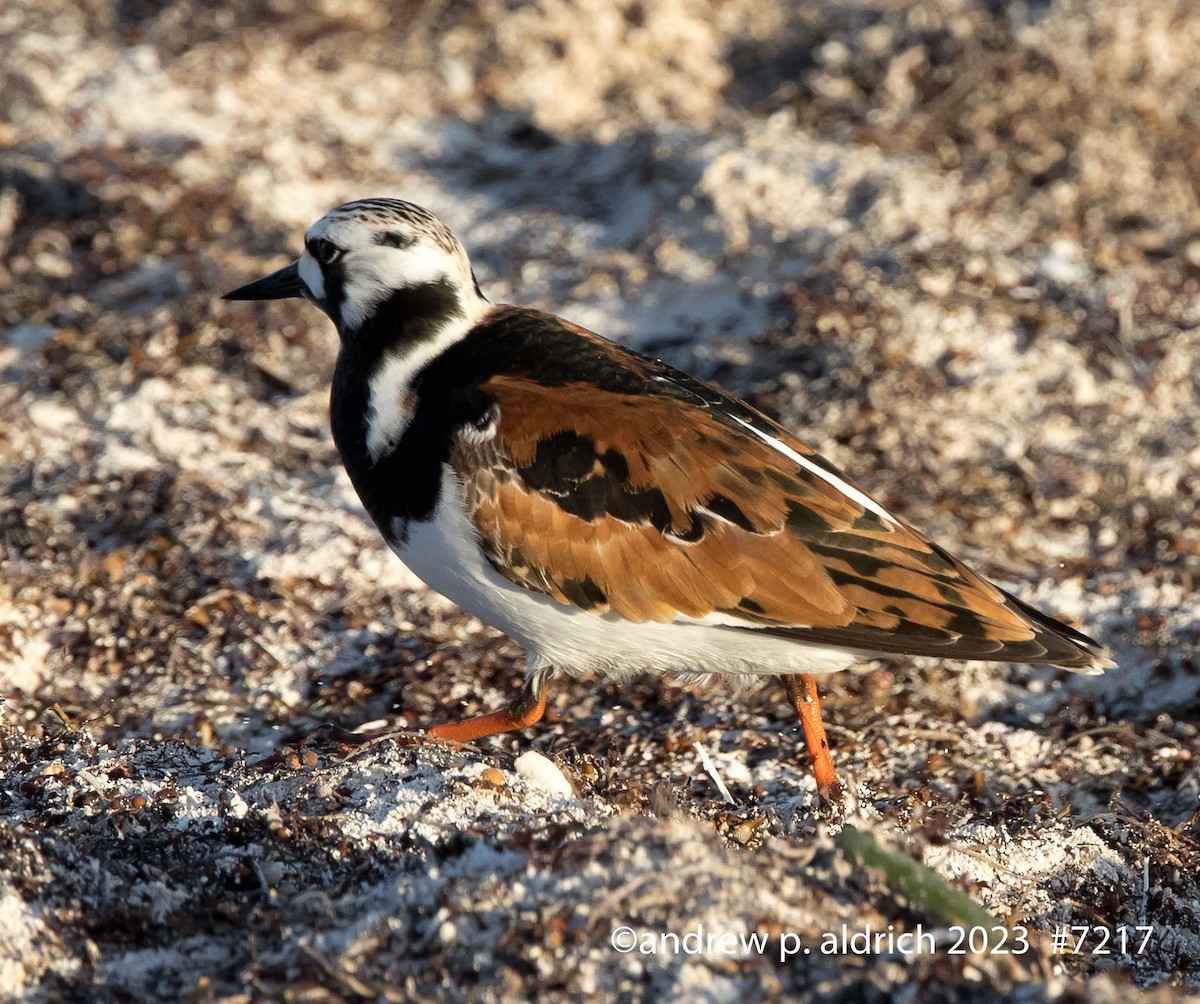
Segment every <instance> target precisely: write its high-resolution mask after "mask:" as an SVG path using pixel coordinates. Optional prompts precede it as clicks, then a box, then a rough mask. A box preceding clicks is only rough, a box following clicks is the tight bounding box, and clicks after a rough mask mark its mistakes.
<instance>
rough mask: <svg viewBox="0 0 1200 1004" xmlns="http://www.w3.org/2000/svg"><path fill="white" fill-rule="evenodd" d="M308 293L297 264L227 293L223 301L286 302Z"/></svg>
mask: <svg viewBox="0 0 1200 1004" xmlns="http://www.w3.org/2000/svg"><path fill="white" fill-rule="evenodd" d="M306 292H308V287H307V286H305V285H304V280H303V279H301V278H300V272H299V270H298V269H297V268H296V263H295V262H292V263H291V264H290V265H288V266H286V267H284V268H281V269H280V270H279V271H278V272H272V273H271V274H270V275H267V276H263V278H261V279H255V280H254V282H248V283H246V285H244V286H239V287H238V288H237V289H235V290H233V292H231V293H226V294H225V295H224V296H222V297H221V299H222V300H286V299H288V298H290V297H294V296H303V295H304V294H305V293H306Z"/></svg>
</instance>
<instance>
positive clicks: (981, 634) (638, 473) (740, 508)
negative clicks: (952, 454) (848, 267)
mask: <svg viewBox="0 0 1200 1004" xmlns="http://www.w3.org/2000/svg"><path fill="white" fill-rule="evenodd" d="M285 297H303V298H304V299H306V300H310V301H312V302H313V303H315V304H316V305H317V306H318V307H320V308H321V309H322V310H323V311H324V312H325V313H326V314H327V315H328V316H329V318H330V319H331V320H332V321H333V323H334V324H335V325H336V326H337V331H338V335H339V337H340V339H341V349H340V352H339V354H338V359H337V366H336V369H335V372H334V376H333V389H332V394H331V398H330V414H331V420H332V425H333V437H334V441H335V442H336V444H337V448H338V450H339V451H340V453H341V456H342V461H343V462H344V463H345V465H346V470H347V472H348V473H349V475H350V480H351V481H352V482H353V484H354V487H355V489H356V490H357V491H358V495H359V498H360V499H361V500H362V503H363V506H364V507H365V508H366V510H367V512H368V513H369V514H370V515H371V518H372V519H373V520H374V521H375V523H376V525H377V526H378V527H379V529H380V531H381V532H382V533H383V536H384V538H385V539H386V540H387V542H388V544H389V545H391V547H392V549H393V550H394V551H395V552H396V554H398V555H399V556H400V558H401V560H403V561H404V563H405V564H406V565H408V567H409V568H411V569H412V571H413V572H415V573H416V574H417V575H418V576H420V577H421V578H422V579H423V580H424V581H425V582H426V583H428V584H429V586H431V587H432V588H433V589H436V590H437V591H438V592H440V593H443V594H445V595H446V596H447V597H449V598H450V599H452V600H453V601H455V602H456V603H457V604H458V605H459V606H461V607H462V608H463V609H464V610H466V611H468V612H469V613H471V614H474V615H475V616H477V617H479V618H480V619H481V620H483V621H486V622H487V623H488V624H491V625H493V626H494V627H496V628H498V629H499V630H501V631H503V632H504V633H505V634H507V635H509V636H510V637H512V638H514V639H515V640H517V641H518V642H520V643H521V644H522V645H523V646H524V647H525V649H526V650H527V652H528V655H529V659H528V672H527V676H526V679H525V682H524V685H523V687H522V688H521V690H520V692H519V693H518V695H517V696H516V698H515V699H514V700H513V701H512V703H511V704H510V705H509V706H508V707H506V708H504V709H503V710H500V711H496V712H493V713H491V714H486V715H481V716H479V717H476V718H469V719H466V720H464V721H459V722H452V723H449V724H445V725H439V726H437V727H436V728H432V729H430V730H429V731H428V733H427V734H428V735H431V736H435V737H440V738H444V739H451V740H458V741H463V742H467V741H471V740H475V739H479V738H481V737H483V736H488V735H493V734H495V733H498V732H504V731H508V730H510V729H518V728H523V727H525V726H527V725H532V724H533V723H534V722H536V721H538V720H539V719H540V718H541V717H542V713H543V711H544V710H545V707H546V685H547V682H548V681H549V679H550V678H551V677H552V676H553V675H554V673H555V672H565V673H595V674H599V675H601V676H607V677H613V678H617V679H620V678H623V677H626V676H628V675H629V674H631V673H635V672H651V673H664V672H672V671H683V672H690V673H710V674H736V675H744V674H749V675H772V676H779V677H781V678H782V681H783V685H784V688H785V689H786V692H787V697H788V700H789V701H790V702H791V704H792V706H793V707H794V708H795V709H796V711H797V713H798V714H799V716H800V721H801V723H802V725H803V727H804V733H805V738H806V740H807V743H808V748H809V751H810V753H811V754H812V758H813V763H814V773H815V775H816V780H817V784H818V786H819V788H820V789H821V790H822V791H826V792H828V791H829V790H830V789H832V787H833V786H834V785H835V783H836V775H835V773H834V769H833V762H832V759H831V758H830V753H829V743H828V742H827V740H826V737H825V729H824V725H823V723H822V720H821V711H820V704H819V702H818V697H817V687H816V680H815V677H816V676H818V675H820V674H822V673H829V672H832V671H834V670H838V669H842V668H844V667H846V666H847V665H849V664H850V663H852V662H853V661H854V660H855V659H856V658H860V657H870V656H872V655H875V654H880V653H902V654H911V655H934V656H945V657H947V658H954V659H983V660H995V661H1003V662H1031V663H1049V664H1052V665H1056V666H1063V667H1066V668H1068V669H1073V670H1077V671H1079V672H1084V673H1092V672H1099V671H1100V669H1101V668H1102V667H1104V666H1107V665H1111V663H1110V662H1109V661H1108V660H1107V659H1106V658H1105V656H1104V654H1103V650H1102V648H1101V646H1100V645H1099V644H1098V643H1097V642H1095V641H1093V640H1092V639H1091V638H1088V637H1087V636H1085V635H1083V634H1081V633H1079V632H1078V631H1076V630H1074V629H1073V628H1070V627H1068V626H1067V625H1065V624H1062V623H1060V622H1058V621H1057V620H1055V619H1053V618H1052V617H1049V616H1047V615H1046V614H1043V613H1041V612H1040V611H1038V610H1036V609H1034V608H1033V607H1031V606H1029V605H1028V604H1026V603H1025V602H1023V601H1022V600H1019V599H1017V598H1016V597H1015V596H1012V595H1011V594H1009V593H1007V592H1005V591H1004V590H1002V589H1000V588H999V587H997V586H995V585H993V584H992V583H990V582H988V581H987V580H986V579H984V578H982V577H981V576H979V575H977V574H976V573H975V572H973V571H971V570H970V569H969V568H967V567H966V565H964V564H963V563H962V562H961V561H959V560H958V559H957V558H955V557H954V556H953V555H951V554H949V553H948V552H947V551H945V550H943V549H942V548H941V547H939V546H938V545H937V544H935V543H933V541H931V540H929V539H928V538H927V537H925V536H923V535H922V534H921V533H919V532H918V531H917V530H915V529H913V528H912V527H910V526H909V525H907V524H906V523H905V522H904V521H903V520H901V519H899V518H897V517H896V516H893V515H892V514H891V513H889V512H888V511H887V510H886V509H884V508H883V506H881V505H880V504H879V503H878V502H876V501H874V500H873V499H872V498H871V497H870V496H869V495H867V493H866V492H865V491H863V490H862V489H861V488H860V487H858V485H856V484H854V482H852V481H851V480H849V479H848V478H847V477H846V476H845V475H844V474H842V473H841V472H840V471H838V470H837V469H836V468H835V467H833V466H832V465H831V464H830V463H828V462H827V461H826V460H824V459H823V458H822V457H820V456H818V455H817V454H816V453H814V452H813V451H812V450H811V449H809V448H808V447H807V446H805V445H804V444H803V443H801V442H800V441H799V440H797V439H796V438H795V437H794V436H792V435H791V433H789V432H788V431H787V430H786V429H784V428H782V427H781V426H780V425H778V424H777V423H775V422H773V421H772V420H771V419H769V418H767V417H766V416H765V415H763V414H761V413H760V412H758V411H756V410H755V409H753V408H751V407H750V406H749V405H747V404H745V403H744V402H742V401H739V400H737V399H736V398H734V397H731V396H730V395H728V394H725V393H722V392H721V391H719V390H716V389H715V388H713V387H710V386H708V385H707V384H704V383H701V382H700V381H698V380H696V379H694V378H692V377H690V376H688V375H687V374H686V373H681V372H680V371H679V370H676V369H672V368H671V367H670V366H667V365H666V364H664V363H662V362H659V361H657V360H654V359H650V358H647V357H646V356H642V355H639V354H638V353H636V352H631V351H630V350H628V349H625V348H622V347H621V346H619V345H615V344H614V343H612V342H609V341H607V340H605V339H604V338H601V337H600V336H599V335H596V334H594V333H592V332H591V331H588V330H586V329H584V328H581V327H579V326H578V325H575V324H572V323H571V322H570V321H567V320H564V319H563V318H561V317H555V316H553V315H551V314H544V313H542V312H541V311H537V310H532V309H530V308H528V307H514V306H496V305H493V304H492V303H490V302H489V301H488V300H487V299H486V298H485V297H484V295H483V292H482V291H481V290H480V288H479V283H478V282H477V281H476V279H475V275H474V273H473V272H472V270H471V265H470V262H469V260H468V258H467V254H466V252H465V251H464V250H463V247H462V245H461V244H460V243H459V241H458V239H457V238H456V237H455V236H454V235H453V234H452V233H451V232H450V231H449V230H448V229H447V228H446V227H445V226H444V225H443V224H442V223H441V221H439V220H438V219H437V218H436V217H435V216H433V215H432V214H431V213H429V212H427V211H426V210H424V209H421V208H420V207H418V206H415V205H412V204H410V203H407V202H400V201H398V200H394V199H364V200H362V201H360V202H351V203H348V204H347V205H344V206H339V207H338V208H337V209H334V210H333V211H332V212H330V213H329V214H328V215H326V216H325V217H324V218H323V219H321V220H319V221H318V222H317V223H315V224H313V226H312V228H311V229H310V230H309V231H308V234H307V236H306V238H305V243H304V252H303V253H302V254H301V255H300V258H299V259H298V260H297V261H296V262H294V263H292V264H291V265H288V266H287V267H286V268H283V269H280V270H279V271H278V272H275V273H274V274H272V275H269V276H267V277H265V278H263V279H259V280H258V281H256V282H252V283H250V284H249V285H246V286H242V287H241V288H240V289H236V290H234V291H233V292H231V293H226V294H225V299H227V300H274V299H281V298H285Z"/></svg>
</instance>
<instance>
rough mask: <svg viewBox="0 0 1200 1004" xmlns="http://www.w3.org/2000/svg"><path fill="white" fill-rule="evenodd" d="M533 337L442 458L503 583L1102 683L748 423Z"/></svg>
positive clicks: (1054, 627) (484, 384) (1070, 637)
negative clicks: (480, 427) (485, 412)
mask: <svg viewBox="0 0 1200 1004" xmlns="http://www.w3.org/2000/svg"><path fill="white" fill-rule="evenodd" d="M514 314H516V312H514ZM530 318H533V319H536V321H537V323H538V324H539V325H540V330H539V332H538V338H537V339H536V344H537V345H538V346H539V350H538V352H539V354H537V355H534V354H532V353H529V352H524V353H523V352H522V351H519V348H520V345H523V344H524V342H521V341H520V339H517V342H518V345H517V349H516V350H514V351H513V352H512V354H511V365H508V366H507V367H506V368H505V369H503V370H501V371H498V372H494V373H490V374H488V373H486V372H485V370H486V368H481V370H480V372H479V374H478V376H479V380H478V382H477V383H476V384H475V385H474V387H473V388H472V393H475V392H479V393H481V394H482V395H483V399H485V400H487V401H488V402H489V407H491V413H492V416H493V418H494V434H492V435H489V436H481V435H478V434H474V435H470V434H469V435H463V436H459V437H458V438H457V439H456V440H455V442H454V443H453V445H452V447H451V452H450V462H451V464H452V466H453V467H454V468H455V470H456V471H457V473H458V475H459V476H460V478H461V479H462V481H463V483H464V485H465V486H466V490H467V499H468V505H469V508H470V512H471V516H472V518H473V520H474V523H475V525H476V527H477V528H478V531H479V534H480V538H481V541H482V543H483V546H484V548H485V550H486V552H487V554H488V557H489V560H490V561H491V562H492V563H493V564H494V566H495V567H496V568H497V569H498V570H499V571H500V572H501V573H502V574H503V575H505V576H506V577H507V578H509V579H510V580H512V581H513V582H516V583H519V584H520V585H522V586H525V587H527V588H529V589H533V590H537V591H539V592H542V593H545V594H547V595H549V596H552V597H553V598H554V599H556V600H558V601H559V602H562V603H570V604H575V605H577V606H580V607H583V608H586V609H588V610H590V611H594V612H596V613H598V614H599V613H605V612H608V611H611V612H612V613H614V614H617V615H619V616H621V617H623V618H627V619H628V620H631V621H663V622H667V621H675V620H682V619H690V620H704V621H706V622H708V623H713V622H718V623H721V624H723V625H727V626H729V628H730V630H747V631H764V632H769V633H771V634H773V635H782V636H786V637H789V638H794V639H795V640H796V641H798V642H808V643H812V644H818V645H823V646H833V647H840V648H845V649H851V650H855V651H862V652H896V653H906V654H920V655H938V656H948V657H952V658H961V659H988V660H1002V661H1017V662H1047V663H1054V664H1057V665H1061V666H1066V667H1070V668H1075V669H1082V670H1087V669H1091V668H1098V667H1100V666H1102V665H1104V664H1105V660H1104V659H1103V656H1102V654H1101V648H1100V646H1099V645H1098V644H1097V643H1095V642H1094V641H1092V640H1091V639H1090V638H1087V637H1086V636H1084V635H1082V634H1080V633H1078V632H1076V631H1074V630H1073V629H1071V628H1069V627H1067V626H1066V625H1063V624H1060V623H1059V622H1057V621H1055V620H1054V619H1052V618H1050V617H1048V616H1046V615H1044V614H1042V613H1040V612H1039V611H1037V610H1035V609H1033V608H1032V607H1030V606H1028V605H1027V604H1025V603H1023V602H1021V601H1020V600H1018V599H1016V598H1015V597H1013V596H1011V595H1009V594H1008V593H1006V592H1004V591H1003V590H1001V589H999V588H998V587H996V586H994V585H992V584H991V583H989V582H987V581H986V580H985V579H983V578H982V577H980V576H979V575H977V574H975V573H974V572H972V571H971V570H970V569H969V568H967V567H966V566H965V565H963V564H962V562H960V561H958V560H957V559H956V558H954V557H953V556H951V555H950V554H949V553H947V552H946V551H945V550H943V549H942V548H940V547H938V546H937V545H936V544H934V543H933V542H931V541H930V540H928V539H927V538H925V537H924V536H922V535H921V534H920V533H918V532H917V531H915V530H913V529H912V528H911V527H909V526H907V525H905V524H904V523H902V522H901V521H900V520H898V519H895V518H894V517H892V516H890V515H889V514H887V513H886V512H885V511H884V510H882V509H881V508H880V507H879V506H878V505H877V504H876V503H874V502H873V501H872V500H870V499H869V498H868V497H867V496H866V495H865V494H864V493H863V492H862V490H861V489H860V488H858V487H857V486H856V485H854V484H853V483H851V482H849V481H848V480H847V479H846V478H845V477H844V476H843V475H841V474H839V473H838V472H837V471H835V470H834V469H833V468H832V467H830V465H828V463H827V462H825V461H824V460H822V459H821V458H820V457H818V456H817V455H816V454H814V453H813V451H812V450H810V449H808V448H807V447H805V446H804V445H803V444H801V443H800V442H799V441H798V440H796V439H795V438H794V437H793V436H791V435H790V434H789V433H787V432H786V431H785V430H784V429H783V428H781V427H780V426H778V425H777V424H775V423H774V422H772V421H771V420H770V419H768V418H766V417H765V416H763V415H762V414H760V413H759V412H757V411H754V410H753V409H751V408H749V407H748V406H746V405H745V404H743V403H741V402H738V401H736V400H734V399H732V398H729V397H727V396H726V395H723V394H721V393H720V392H718V391H716V390H714V389H712V388H710V387H708V386H706V385H704V384H701V383H699V382H697V381H695V380H693V379H692V378H690V377H687V376H686V375H684V374H682V373H679V372H677V371H675V370H672V369H670V368H669V367H667V366H665V365H664V364H662V363H659V362H656V361H654V360H650V359H647V358H645V357H642V356H639V355H636V354H634V353H631V352H628V351H626V350H624V349H621V348H620V347H618V346H615V345H613V344H612V343H610V342H607V341H605V340H603V339H601V338H599V337H598V336H596V335H594V334H592V333H590V332H587V331H585V330H584V329H582V328H577V327H575V326H573V325H570V324H568V323H567V322H564V321H561V320H560V319H557V318H552V317H549V316H548V315H543V314H537V313H535V312H532V311H524V312H519V316H514V317H512V318H511V319H509V320H508V322H507V323H508V324H509V326H510V327H514V328H518V329H519V328H520V326H521V325H522V324H528V323H532V321H530V320H529V319H530ZM496 323H497V324H498V325H502V324H504V323H505V321H504V318H503V317H501V318H500V320H498V321H497V322H496ZM551 324H552V325H555V326H556V333H557V336H558V337H557V338H549V337H547V334H548V333H547V330H546V328H547V326H548V325H551ZM510 333H511V332H510ZM503 334H504V332H503V331H500V332H494V333H493V336H494V337H499V336H500V335H503ZM528 341H529V342H530V344H533V339H528Z"/></svg>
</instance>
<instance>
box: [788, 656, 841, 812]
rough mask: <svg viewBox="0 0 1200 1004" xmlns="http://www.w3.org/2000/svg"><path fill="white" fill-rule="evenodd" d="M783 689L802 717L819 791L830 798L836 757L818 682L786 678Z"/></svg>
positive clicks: (791, 677) (802, 678)
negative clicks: (823, 712) (827, 732)
mask: <svg viewBox="0 0 1200 1004" xmlns="http://www.w3.org/2000/svg"><path fill="white" fill-rule="evenodd" d="M783 685H784V687H785V688H786V689H787V695H788V700H789V701H790V702H791V704H792V707H793V708H795V709H796V714H798V715H799V716H800V724H801V725H803V726H804V739H805V741H806V742H807V743H808V752H809V754H810V755H811V756H812V760H813V773H814V774H815V775H816V778H817V788H818V790H819V791H820V792H821V794H823V795H826V796H828V795H829V794H830V793H831V792H833V791H834V786H835V785H836V784H837V783H838V780H837V774H836V773H835V772H834V769H833V757H831V756H830V755H829V740H828V739H826V738H825V723H824V722H823V721H821V700H820V698H819V697H817V681H816V680H815V679H814V678H813V677H812V676H810V675H808V674H807V673H802V674H800V675H799V676H785V677H784V678H783Z"/></svg>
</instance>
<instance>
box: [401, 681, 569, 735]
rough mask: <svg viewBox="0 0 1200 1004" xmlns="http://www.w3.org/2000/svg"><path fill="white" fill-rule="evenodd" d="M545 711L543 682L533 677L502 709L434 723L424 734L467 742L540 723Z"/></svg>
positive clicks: (544, 687) (544, 685) (544, 686)
mask: <svg viewBox="0 0 1200 1004" xmlns="http://www.w3.org/2000/svg"><path fill="white" fill-rule="evenodd" d="M545 713H546V683H545V680H544V679H542V678H540V677H533V678H531V679H530V680H528V681H527V682H526V684H525V686H523V687H522V688H521V692H520V693H519V694H518V695H517V696H516V697H515V698H514V699H513V702H512V703H511V704H510V705H509V706H508V707H507V708H505V709H504V710H503V711H493V712H492V713H491V714H490V715H478V716H476V717H475V718H467V719H464V720H463V721H461V722H447V723H446V724H445V725H435V726H434V727H433V728H432V729H429V730H428V731H427V732H426V733H425V735H426V736H431V737H433V738H435V739H449V740H450V741H451V742H456V743H470V742H474V741H475V740H476V739H483V738H484V737H485V736H494V735H497V734H498V733H500V732H511V731H512V730H513V729H523V728H525V727H526V726H527V725H533V724H534V723H535V722H540V721H541V720H542V715H544V714H545Z"/></svg>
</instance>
